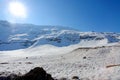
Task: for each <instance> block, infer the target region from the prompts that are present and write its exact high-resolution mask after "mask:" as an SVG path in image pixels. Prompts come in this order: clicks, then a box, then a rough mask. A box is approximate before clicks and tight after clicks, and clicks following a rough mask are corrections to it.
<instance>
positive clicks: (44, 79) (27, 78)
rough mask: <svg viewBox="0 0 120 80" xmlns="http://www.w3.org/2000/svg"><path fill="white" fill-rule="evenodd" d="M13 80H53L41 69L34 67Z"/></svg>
mask: <svg viewBox="0 0 120 80" xmlns="http://www.w3.org/2000/svg"><path fill="white" fill-rule="evenodd" d="M14 80H54V79H53V78H52V77H51V75H50V74H47V73H46V71H45V70H44V69H43V68H42V67H36V68H34V69H32V70H31V71H29V72H28V73H27V74H25V75H23V76H19V77H16V78H14Z"/></svg>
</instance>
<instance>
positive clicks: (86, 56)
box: [0, 43, 120, 80]
mask: <svg viewBox="0 0 120 80" xmlns="http://www.w3.org/2000/svg"><path fill="white" fill-rule="evenodd" d="M43 48H44V50H42V49H43ZM0 53H1V54H0V56H1V58H0V72H1V74H2V73H3V75H9V74H11V73H16V74H20V73H21V74H25V73H27V72H28V71H29V70H30V69H32V68H34V67H38V66H39V67H43V68H44V69H45V70H46V71H47V72H48V73H50V74H52V76H53V77H54V78H57V79H59V78H61V77H65V78H68V79H71V77H72V76H79V77H80V79H81V78H83V79H86V78H88V79H90V80H119V79H120V76H119V75H120V72H119V71H120V66H119V65H120V62H119V61H120V43H116V44H114V45H113V44H112V45H111V46H99V47H79V46H78V45H73V46H68V47H62V48H59V47H55V46H50V45H46V46H40V47H35V48H34V49H33V48H32V49H30V48H29V49H21V50H15V51H1V52H0ZM33 54H34V55H33ZM48 54H49V55H48ZM56 54H57V55H56ZM110 65H111V66H112V67H108V66H110ZM114 65H118V66H114Z"/></svg>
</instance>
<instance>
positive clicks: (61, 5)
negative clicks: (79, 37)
mask: <svg viewBox="0 0 120 80" xmlns="http://www.w3.org/2000/svg"><path fill="white" fill-rule="evenodd" d="M14 1H17V2H20V3H21V4H23V5H24V6H25V8H26V15H27V17H26V18H19V17H16V16H14V15H12V14H11V13H10V12H9V3H10V2H14ZM0 20H8V21H10V22H12V21H13V22H16V23H31V24H37V25H62V26H68V27H72V28H75V29H78V30H80V31H96V32H120V0H1V1H0Z"/></svg>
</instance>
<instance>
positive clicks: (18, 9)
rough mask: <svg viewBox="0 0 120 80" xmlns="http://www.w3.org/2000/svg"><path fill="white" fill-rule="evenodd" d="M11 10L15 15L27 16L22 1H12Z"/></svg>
mask: <svg viewBox="0 0 120 80" xmlns="http://www.w3.org/2000/svg"><path fill="white" fill-rule="evenodd" d="M9 11H10V13H11V14H12V15H13V16H15V17H20V18H26V8H25V6H24V5H23V4H22V3H20V2H10V3H9Z"/></svg>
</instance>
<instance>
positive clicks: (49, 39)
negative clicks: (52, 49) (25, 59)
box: [0, 21, 120, 51]
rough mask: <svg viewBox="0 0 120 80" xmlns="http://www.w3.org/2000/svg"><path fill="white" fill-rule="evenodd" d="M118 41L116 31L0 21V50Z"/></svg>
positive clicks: (118, 37)
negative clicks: (83, 30) (85, 30)
mask: <svg viewBox="0 0 120 80" xmlns="http://www.w3.org/2000/svg"><path fill="white" fill-rule="evenodd" d="M119 41H120V34H118V33H97V32H80V31H77V30H74V29H71V28H67V27H61V26H39V25H33V24H17V23H16V24H15V23H14V24H13V23H9V22H7V21H0V50H1V51H2V50H16V49H23V48H28V47H34V46H39V45H45V44H51V45H54V46H58V47H63V46H69V45H72V44H77V43H80V45H81V46H88V45H95V44H96V45H105V44H107V43H114V42H119Z"/></svg>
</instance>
